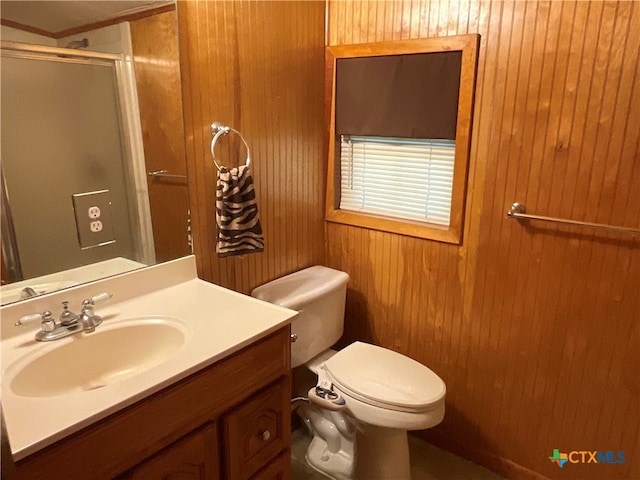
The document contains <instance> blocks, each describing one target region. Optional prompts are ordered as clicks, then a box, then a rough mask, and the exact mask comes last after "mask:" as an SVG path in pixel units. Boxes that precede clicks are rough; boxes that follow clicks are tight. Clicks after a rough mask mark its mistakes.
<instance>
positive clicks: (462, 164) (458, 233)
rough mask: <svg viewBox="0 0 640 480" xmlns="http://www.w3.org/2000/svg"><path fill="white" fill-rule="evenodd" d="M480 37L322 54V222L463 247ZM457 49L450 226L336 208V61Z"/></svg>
mask: <svg viewBox="0 0 640 480" xmlns="http://www.w3.org/2000/svg"><path fill="white" fill-rule="evenodd" d="M479 43H480V35H478V34H469V35H456V36H449V37H434V38H424V39H418V40H399V41H390V42H377V43H364V44H354V45H339V46H331V47H327V48H326V51H325V82H326V83H325V94H326V105H327V109H326V124H327V125H328V130H329V132H328V133H329V135H328V136H329V138H328V144H329V150H328V168H327V196H326V212H325V218H326V220H327V221H329V222H335V223H342V224H347V225H353V226H357V227H363V228H369V229H373V230H381V231H385V232H391V233H397V234H400V235H409V236H412V237H419V238H425V239H431V240H436V241H440V242H446V243H453V244H458V245H459V244H461V243H462V230H463V223H464V211H465V197H466V190H467V173H468V170H469V155H470V149H471V122H472V118H473V103H474V94H475V84H476V71H477V63H478V61H477V59H478V48H479ZM449 51H461V52H462V63H461V68H460V92H459V94H458V116H457V121H456V148H455V163H454V169H453V190H452V197H451V220H450V224H449V226H442V225H436V224H432V223H426V222H418V221H411V220H403V219H396V218H392V217H386V216H383V215H373V214H366V213H359V212H350V211H346V210H340V208H339V207H338V206H339V204H340V198H339V188H336V185H339V183H336V182H340V177H339V173H340V169H339V166H338V163H337V162H339V160H340V158H339V155H340V154H339V151H336V150H337V149H336V131H335V125H336V118H335V114H336V113H335V110H336V108H335V100H336V61H337V60H338V59H341V58H356V57H374V56H383V55H404V54H413V53H435V52H449Z"/></svg>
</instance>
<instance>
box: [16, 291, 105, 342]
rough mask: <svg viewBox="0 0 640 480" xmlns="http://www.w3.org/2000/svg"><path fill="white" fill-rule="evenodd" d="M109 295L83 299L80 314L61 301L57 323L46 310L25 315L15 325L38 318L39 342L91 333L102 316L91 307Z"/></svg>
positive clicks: (103, 300)
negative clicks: (80, 333)
mask: <svg viewBox="0 0 640 480" xmlns="http://www.w3.org/2000/svg"><path fill="white" fill-rule="evenodd" d="M111 297H112V295H111V294H110V293H107V292H104V293H99V294H98V295H95V296H93V297H91V298H87V299H85V300H83V301H82V311H81V312H80V315H76V314H75V313H73V312H71V311H69V302H62V313H61V314H60V319H59V323H57V324H56V321H55V319H54V318H53V314H52V313H51V312H50V311H48V310H47V311H46V312H44V313H34V314H31V315H25V316H24V317H21V318H20V320H18V321H17V322H16V323H15V325H16V326H17V327H19V326H22V325H24V324H25V323H27V322H30V321H34V320H39V321H40V331H39V332H38V333H36V340H37V341H39V342H50V341H52V340H59V339H61V338H64V337H68V336H69V335H73V334H74V333H78V332H85V333H91V332H93V331H95V329H96V327H97V326H98V325H100V324H101V323H102V317H100V316H98V315H96V314H95V313H94V308H93V307H94V306H95V305H96V304H97V303H104V302H107V301H109V300H110V299H111Z"/></svg>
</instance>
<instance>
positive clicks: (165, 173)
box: [147, 170, 187, 178]
mask: <svg viewBox="0 0 640 480" xmlns="http://www.w3.org/2000/svg"><path fill="white" fill-rule="evenodd" d="M147 175H149V176H150V177H165V178H187V176H186V175H176V174H175V173H169V170H155V171H153V172H149V173H147Z"/></svg>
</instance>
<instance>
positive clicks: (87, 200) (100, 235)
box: [71, 190, 116, 250]
mask: <svg viewBox="0 0 640 480" xmlns="http://www.w3.org/2000/svg"><path fill="white" fill-rule="evenodd" d="M71 199H72V200H73V211H74V215H75V218H76V229H77V231H78V241H79V242H80V248H81V249H83V250H84V249H87V248H93V247H100V246H102V245H109V244H111V243H115V242H116V237H115V234H114V232H113V220H112V217H111V199H110V197H109V190H97V191H95V192H85V193H74V194H73V195H71ZM93 207H98V209H95V208H93ZM90 210H91V212H92V213H91V214H90V213H89V211H90ZM96 211H99V212H100V215H99V216H98V217H96V216H95V212H96ZM97 221H99V222H101V224H102V228H101V229H100V231H95V230H97V229H95V228H93V229H92V227H91V226H92V223H93V224H95V222H97Z"/></svg>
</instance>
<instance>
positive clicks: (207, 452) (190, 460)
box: [119, 424, 220, 480]
mask: <svg viewBox="0 0 640 480" xmlns="http://www.w3.org/2000/svg"><path fill="white" fill-rule="evenodd" d="M119 478H120V479H122V480H124V479H126V480H217V479H219V478H220V477H219V459H218V433H217V429H216V426H215V424H209V425H207V426H206V427H204V428H201V429H199V430H197V431H195V432H193V433H190V434H188V435H186V436H185V437H182V438H181V439H180V440H178V441H176V442H174V443H172V444H171V445H169V446H168V447H166V448H163V449H162V450H160V451H159V452H158V453H156V454H155V455H153V456H152V457H150V458H149V459H147V460H145V461H143V462H142V463H141V464H139V465H138V466H136V467H134V468H132V469H131V470H129V471H128V472H127V473H125V474H124V475H122V476H121V477H119Z"/></svg>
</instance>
